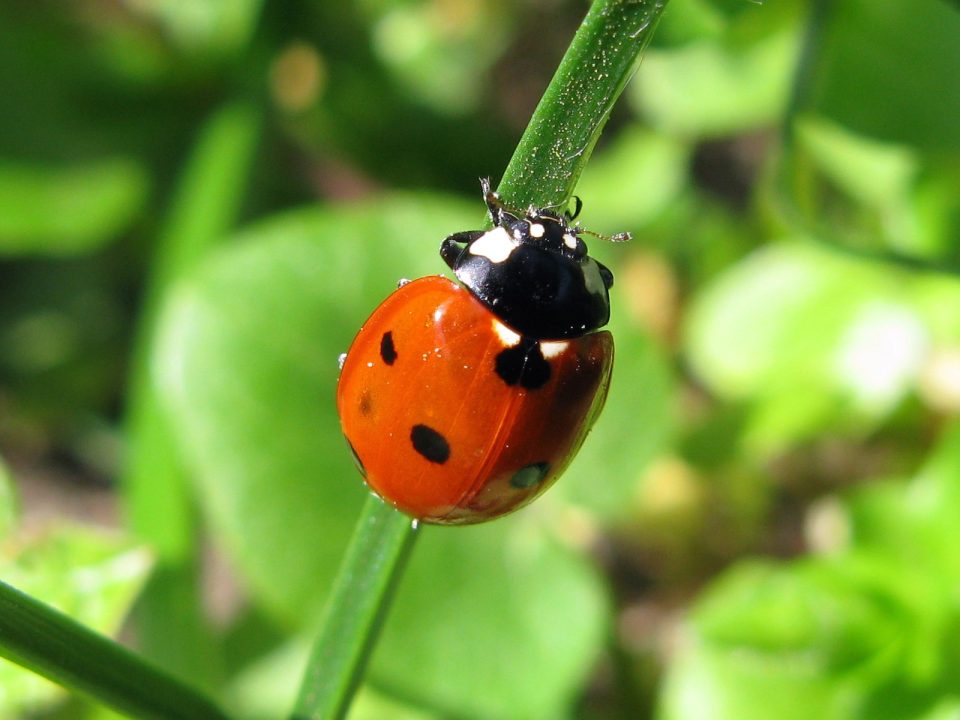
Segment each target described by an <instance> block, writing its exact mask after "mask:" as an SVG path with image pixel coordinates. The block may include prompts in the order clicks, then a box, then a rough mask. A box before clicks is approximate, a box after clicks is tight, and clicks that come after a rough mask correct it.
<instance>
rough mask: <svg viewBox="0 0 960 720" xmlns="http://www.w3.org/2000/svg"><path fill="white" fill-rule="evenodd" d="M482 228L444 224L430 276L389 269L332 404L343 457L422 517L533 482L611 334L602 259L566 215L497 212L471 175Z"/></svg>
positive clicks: (523, 491) (553, 470)
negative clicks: (398, 277)
mask: <svg viewBox="0 0 960 720" xmlns="http://www.w3.org/2000/svg"><path fill="white" fill-rule="evenodd" d="M484 196H485V200H486V202H487V205H488V209H489V211H490V216H491V219H492V220H493V222H494V228H493V229H492V230H488V231H470V232H465V233H457V234H454V235H451V236H450V237H448V238H447V239H446V240H444V242H443V244H442V246H441V256H442V257H443V259H444V260H445V261H446V262H447V263H448V265H450V267H451V268H452V269H453V271H454V272H455V274H456V275H457V278H458V279H459V280H460V281H461V283H463V285H460V284H457V283H455V282H452V281H451V280H448V279H446V278H444V277H441V276H431V277H426V278H421V279H419V280H414V281H413V282H409V283H406V284H403V285H402V286H401V287H400V288H399V289H398V290H397V291H396V292H394V293H393V294H392V295H390V296H389V297H388V298H387V299H386V300H385V301H384V302H383V303H382V304H381V305H380V306H379V307H378V308H377V309H376V310H375V311H374V312H373V314H372V315H371V316H370V318H369V319H368V320H367V322H366V323H365V324H364V325H363V327H362V328H361V329H360V332H359V333H358V334H357V336H356V338H355V339H354V341H353V344H352V345H351V347H350V350H349V352H348V353H347V355H346V358H345V360H344V362H343V366H342V369H341V374H340V381H339V384H338V388H337V410H338V412H339V413H340V419H341V425H342V428H343V432H344V435H345V436H346V438H347V441H348V443H349V444H350V448H351V450H352V451H353V454H354V458H355V460H356V462H357V465H358V467H359V468H360V470H361V472H362V473H363V475H364V477H365V479H366V481H367V483H368V484H369V485H370V487H371V488H372V489H373V490H374V492H376V493H377V494H378V495H379V496H380V497H382V498H383V499H384V500H386V501H388V502H390V503H391V504H393V505H394V506H396V507H397V508H399V509H400V510H402V511H404V512H406V513H407V514H409V515H411V516H413V517H415V518H418V519H419V520H422V521H424V522H432V523H442V524H468V523H476V522H482V521H484V520H489V519H492V518H495V517H498V516H500V515H503V514H505V513H508V512H511V511H512V510H515V509H517V508H519V507H521V506H523V505H525V504H526V503H528V502H530V501H531V500H532V499H533V498H535V497H536V496H537V495H539V494H540V493H542V492H543V491H544V490H545V489H546V488H547V487H549V486H550V485H551V484H552V482H553V481H554V480H555V479H556V478H557V477H558V476H559V475H560V474H561V473H562V472H563V470H564V469H565V468H566V466H567V465H568V464H569V463H570V461H571V460H572V459H573V456H574V455H575V454H576V452H577V450H578V449H579V447H580V445H581V443H582V442H583V440H584V438H585V437H586V435H587V433H588V432H589V430H590V427H591V425H592V424H593V422H594V420H595V419H596V417H597V416H598V415H599V413H600V410H601V408H602V407H603V403H604V400H605V398H606V394H607V387H608V385H609V380H610V373H611V369H612V365H613V337H612V336H611V335H610V333H609V332H593V331H594V330H596V329H597V328H598V327H600V326H602V325H603V324H605V323H606V321H607V319H608V317H609V300H608V297H607V290H608V288H609V287H610V286H611V284H612V282H613V277H612V275H611V274H610V271H609V270H607V268H605V267H604V266H603V265H601V264H600V263H598V262H597V261H596V260H594V259H592V258H590V257H589V256H588V255H587V251H586V246H585V245H584V244H583V241H582V240H581V239H580V237H579V234H578V233H579V231H578V229H577V228H575V227H572V226H570V225H569V223H568V218H567V217H565V216H562V215H556V214H553V213H550V212H547V211H546V210H537V209H533V208H531V209H530V210H529V211H527V213H525V214H522V215H521V214H519V213H514V212H511V211H508V210H507V209H506V208H505V207H504V206H503V205H502V204H501V203H500V200H499V196H498V195H497V194H496V193H494V192H491V191H490V188H489V185H488V184H487V183H486V182H485V183H484Z"/></svg>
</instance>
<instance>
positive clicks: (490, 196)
mask: <svg viewBox="0 0 960 720" xmlns="http://www.w3.org/2000/svg"><path fill="white" fill-rule="evenodd" d="M480 189H481V190H482V191H483V201H484V202H485V203H486V204H487V212H488V213H490V220H491V221H493V224H494V225H496V226H497V227H501V226H503V225H510V224H513V223H515V222H517V221H518V220H519V219H520V213H518V212H516V211H515V210H513V209H512V208H508V207H507V206H506V205H505V204H504V202H503V199H502V198H501V197H500V193H498V192H497V191H496V190H494V189H492V187H491V186H490V178H480Z"/></svg>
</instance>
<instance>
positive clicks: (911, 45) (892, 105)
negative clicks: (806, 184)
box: [808, 0, 960, 151]
mask: <svg viewBox="0 0 960 720" xmlns="http://www.w3.org/2000/svg"><path fill="white" fill-rule="evenodd" d="M828 6H829V10H828V12H827V16H826V18H827V21H826V27H825V30H824V34H823V37H822V39H821V43H822V49H821V52H820V54H819V58H818V59H817V60H816V62H815V63H814V65H813V68H812V70H813V74H814V77H813V82H812V90H811V96H810V98H809V103H808V105H809V107H810V108H811V109H814V110H815V111H816V112H818V113H820V114H822V115H824V116H826V117H828V118H830V119H832V120H833V121H835V122H837V123H840V124H841V125H845V126H846V127H848V128H849V129H851V130H853V131H854V132H857V133H861V134H864V135H870V136H873V137H875V138H878V139H882V140H886V141H889V142H894V143H904V144H908V145H912V146H914V147H917V148H921V149H924V150H950V151H956V150H958V149H960V133H958V132H957V118H958V117H960V93H955V92H949V91H945V90H944V86H943V81H944V79H946V78H955V77H958V76H960V13H958V12H957V11H956V9H954V8H950V7H949V6H948V5H947V4H946V3H944V2H942V0H914V1H913V2H910V3H897V2H892V3H887V2H885V3H878V2H872V1H871V0H841V1H838V2H832V3H829V4H828Z"/></svg>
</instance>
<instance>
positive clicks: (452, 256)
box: [440, 230, 485, 270]
mask: <svg viewBox="0 0 960 720" xmlns="http://www.w3.org/2000/svg"><path fill="white" fill-rule="evenodd" d="M484 232H485V231H483V230H464V231H463V232H457V233H454V234H453V235H447V237H446V238H445V239H444V241H443V242H442V243H440V257H442V258H443V261H444V262H445V263H446V264H447V265H449V266H450V269H451V270H455V269H456V267H455V264H456V262H457V258H459V257H460V253H462V252H463V248H462V247H460V246H461V245H467V244H468V243H472V242H473V241H474V240H476V239H477V238H479V237H480V236H482V235H483V234H484Z"/></svg>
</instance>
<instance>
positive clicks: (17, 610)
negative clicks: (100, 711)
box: [0, 582, 227, 720]
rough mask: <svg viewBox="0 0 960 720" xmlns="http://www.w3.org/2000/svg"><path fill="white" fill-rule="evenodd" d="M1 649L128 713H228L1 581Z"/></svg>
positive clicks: (203, 719) (210, 719) (160, 719)
mask: <svg viewBox="0 0 960 720" xmlns="http://www.w3.org/2000/svg"><path fill="white" fill-rule="evenodd" d="M0 655H2V656H3V657H5V658H6V659H7V660H10V661H12V662H15V663H17V664H18V665H22V666H23V667H25V668H27V669H28V670H32V671H33V672H35V673H37V674H38V675H43V676H44V677H46V678H48V679H50V680H53V681H54V682H56V683H59V684H61V685H64V686H66V687H68V688H70V689H71V690H75V691H77V692H80V693H86V694H88V695H90V696H92V697H94V698H95V699H96V700H98V701H99V702H102V703H104V704H105V705H109V706H110V707H112V708H114V709H116V710H119V711H120V712H122V713H124V714H127V715H130V716H131V717H136V718H146V719H147V720H152V719H156V720H170V718H180V719H181V720H226V717H227V716H226V715H225V714H224V713H223V711H222V710H220V709H219V708H218V707H217V706H216V705H214V704H213V703H212V702H211V701H210V700H208V699H207V698H205V697H203V696H202V695H200V694H199V693H198V692H197V691H196V690H194V689H193V688H191V687H189V686H187V685H185V684H183V683H181V682H180V681H178V680H176V679H174V678H173V677H171V676H169V675H166V674H165V673H163V672H161V671H160V670H158V669H156V668H155V667H153V666H152V665H149V664H147V663H146V662H145V661H144V660H142V659H141V658H139V657H137V656H136V655H134V654H133V653H132V652H130V651H129V650H127V649H126V648H125V647H123V646H122V645H120V644H118V643H116V642H113V641H112V640H110V639H108V638H105V637H103V636H102V635H99V634H97V633H95V632H93V631H92V630H90V629H89V628H86V627H84V626H83V625H80V624H79V623H77V622H76V621H74V620H72V619H70V618H69V617H67V616H66V615H64V614H63V613H61V612H60V611H58V610H55V609H54V608H52V607H49V606H48V605H44V604H43V603H41V602H40V601H39V600H35V599H34V598H32V597H30V596H29V595H25V594H24V593H22V592H20V591H19V590H16V589H15V588H12V587H10V586H9V585H7V584H5V583H2V582H0Z"/></svg>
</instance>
